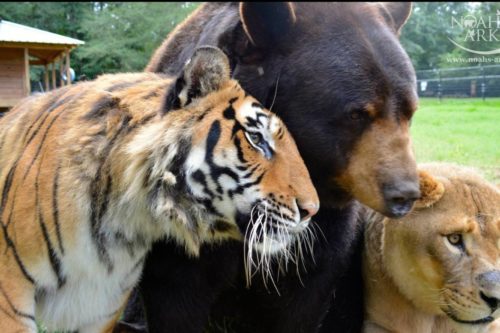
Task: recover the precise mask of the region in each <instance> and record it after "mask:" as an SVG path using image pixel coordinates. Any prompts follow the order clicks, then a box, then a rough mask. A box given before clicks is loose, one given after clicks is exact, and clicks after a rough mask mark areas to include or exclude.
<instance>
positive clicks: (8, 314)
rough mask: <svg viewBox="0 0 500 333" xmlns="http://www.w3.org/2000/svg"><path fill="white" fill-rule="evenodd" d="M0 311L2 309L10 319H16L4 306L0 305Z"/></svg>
mask: <svg viewBox="0 0 500 333" xmlns="http://www.w3.org/2000/svg"><path fill="white" fill-rule="evenodd" d="M0 311H2V312H3V313H4V314H5V315H6V316H7V317H9V318H10V319H12V320H14V321H15V320H16V318H15V317H14V316H13V315H12V314H11V313H10V312H8V311H7V310H6V309H5V308H4V307H2V306H0Z"/></svg>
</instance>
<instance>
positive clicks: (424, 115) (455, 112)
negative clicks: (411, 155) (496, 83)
mask: <svg viewBox="0 0 500 333" xmlns="http://www.w3.org/2000/svg"><path fill="white" fill-rule="evenodd" d="M411 133H412V136H413V143H414V146H415V154H416V157H417V161H418V162H428V161H448V162H455V163H459V164H466V165H471V166H475V167H478V168H481V169H483V170H484V171H485V174H486V176H487V177H488V178H489V179H490V180H493V181H495V182H498V183H500V99H499V98H495V99H493V98H492V99H486V100H485V101H482V100H481V99H445V98H444V99H443V100H442V101H441V102H440V101H439V100H438V99H429V98H422V99H421V100H420V106H419V108H418V111H417V113H416V114H415V116H414V118H413V122H412V127H411Z"/></svg>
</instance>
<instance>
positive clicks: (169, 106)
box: [163, 46, 231, 112]
mask: <svg viewBox="0 0 500 333" xmlns="http://www.w3.org/2000/svg"><path fill="white" fill-rule="evenodd" d="M230 72H231V70H230V67H229V59H228V58H227V56H226V55H225V54H224V52H222V51H221V50H220V49H219V48H217V47H213V46H200V47H198V48H197V49H196V50H195V52H194V54H193V56H192V57H191V59H189V60H188V61H187V62H186V65H185V66H184V69H183V70H182V73H181V74H180V75H179V77H178V78H177V80H176V82H175V84H174V86H173V87H172V88H171V89H170V91H169V92H168V94H167V96H166V100H165V105H164V108H163V109H164V112H167V111H169V110H173V109H179V108H182V107H184V106H186V105H188V104H190V103H191V101H192V100H193V99H195V98H199V97H204V96H206V95H208V94H209V93H211V92H214V91H217V90H219V89H220V88H221V87H222V86H223V85H224V83H226V82H227V81H228V80H230V78H231V76H230Z"/></svg>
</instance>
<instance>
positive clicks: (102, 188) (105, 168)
mask: <svg viewBox="0 0 500 333" xmlns="http://www.w3.org/2000/svg"><path fill="white" fill-rule="evenodd" d="M129 121H130V116H128V115H126V116H125V117H124V118H123V119H122V122H121V124H120V127H119V128H118V129H117V131H116V133H115V134H114V136H113V137H112V138H111V140H110V141H109V142H108V144H107V146H106V147H105V148H104V152H103V154H102V156H104V160H103V161H102V162H101V164H100V166H99V168H98V169H97V173H96V176H95V178H94V180H93V181H92V183H91V187H90V193H91V217H90V223H91V232H92V239H93V240H94V243H95V245H96V247H97V252H98V256H99V259H100V260H101V262H102V263H103V264H105V265H106V266H107V268H108V272H110V273H111V272H112V271H113V268H114V265H113V262H112V261H111V257H110V256H109V253H108V251H107V248H106V244H105V242H106V239H105V235H104V234H103V233H102V232H101V225H102V218H103V216H104V215H105V213H106V211H107V209H108V203H109V195H110V193H111V185H112V178H111V173H110V170H109V163H108V161H107V158H108V157H109V155H110V152H111V150H112V149H113V148H114V143H115V141H116V140H117V139H118V137H119V136H120V135H121V134H122V133H123V132H125V133H126V132H129V131H130V130H131V129H132V127H127V126H128V124H129ZM124 130H125V131H124ZM102 180H104V184H101V182H102Z"/></svg>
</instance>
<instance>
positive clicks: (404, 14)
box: [380, 2, 412, 34]
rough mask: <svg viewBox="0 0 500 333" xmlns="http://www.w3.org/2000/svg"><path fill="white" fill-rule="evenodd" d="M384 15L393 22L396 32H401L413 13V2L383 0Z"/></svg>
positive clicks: (382, 9)
mask: <svg viewBox="0 0 500 333" xmlns="http://www.w3.org/2000/svg"><path fill="white" fill-rule="evenodd" d="M380 6H381V7H382V8H381V11H382V15H384V17H385V18H386V20H387V21H388V23H389V24H391V23H392V24H391V25H392V26H393V27H394V29H395V30H396V33H398V34H399V32H400V31H401V28H402V27H403V25H404V24H405V23H406V21H408V18H409V17H410V14H411V9H412V4H411V2H383V3H380Z"/></svg>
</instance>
